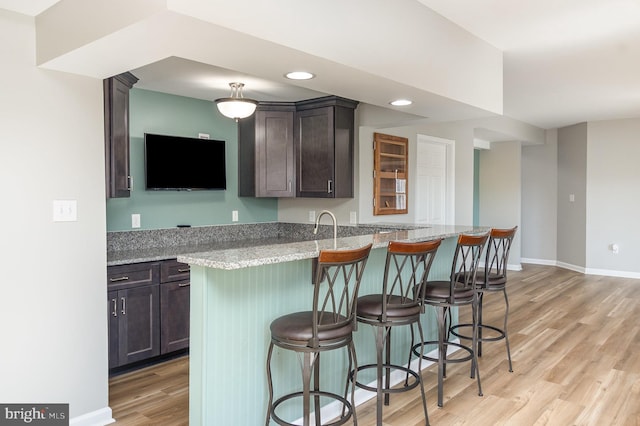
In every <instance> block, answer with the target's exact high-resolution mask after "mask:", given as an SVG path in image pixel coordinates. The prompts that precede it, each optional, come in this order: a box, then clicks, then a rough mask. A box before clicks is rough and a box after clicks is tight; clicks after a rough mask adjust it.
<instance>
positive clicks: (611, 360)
mask: <svg viewBox="0 0 640 426" xmlns="http://www.w3.org/2000/svg"><path fill="white" fill-rule="evenodd" d="M508 294H509V302H510V306H511V310H510V315H509V326H508V328H509V333H510V334H509V337H510V342H511V353H512V359H513V367H514V372H513V373H510V372H508V364H507V358H506V350H505V345H504V341H499V342H493V343H485V344H484V345H483V355H482V357H481V358H480V361H479V367H480V373H481V378H482V385H483V392H484V396H482V397H480V396H478V389H477V384H476V381H475V380H473V379H471V378H470V377H469V366H468V364H466V363H465V364H458V365H455V364H454V365H451V366H450V367H448V368H447V373H448V374H447V376H448V377H447V378H446V379H445V384H444V407H442V408H438V407H437V404H436V399H437V374H436V367H435V366H430V367H429V368H428V369H427V370H425V372H424V374H423V378H424V382H425V387H426V392H427V403H428V409H429V417H430V420H431V424H432V425H436V426H437V425H443V426H458V425H473V426H485V425H486V426H494V425H508V426H512V425H516V426H521V425H524V426H527V425H535V426H542V425H545V426H547V425H548V426H565V425H581V426H582V425H586V426H592V425H593V426H602V425H607V426H609V425H624V426H629V425H636V426H638V425H640V322H639V318H640V280H634V279H627V278H612V277H602V276H592V275H583V274H580V273H577V272H574V271H569V270H565V269H560V268H556V267H551V266H541V265H524V269H523V271H520V272H510V274H509V283H508ZM484 306H485V307H484V311H483V315H484V320H485V322H486V323H490V324H495V325H497V326H501V324H502V320H503V317H502V315H503V313H504V298H503V297H502V294H500V293H496V294H489V295H486V296H485V300H484ZM468 311H469V310H468V309H466V310H465V309H461V310H460V318H461V321H462V322H465V318H466V319H467V322H468V319H469V318H470V313H469V312H468ZM188 368H189V366H188V357H183V358H179V359H176V360H172V361H169V362H166V363H163V364H161V365H158V366H155V367H151V368H147V369H145V370H141V371H137V372H133V373H128V374H125V375H122V376H118V377H115V378H112V379H111V380H110V406H111V408H112V410H113V415H114V418H115V419H116V420H117V424H118V425H125V426H129V425H130V426H138V425H163V426H183V425H187V424H188V412H189V408H188V374H189V372H188ZM374 401H375V399H372V400H370V401H368V402H367V403H365V404H364V405H362V406H361V407H358V423H359V424H360V425H364V426H369V425H374V424H375V423H376V419H375V415H376V414H375V402H374ZM422 417H423V413H422V405H421V398H420V392H419V390H418V389H417V388H416V389H414V390H413V391H411V392H407V393H404V394H394V395H392V398H391V404H390V405H389V406H385V407H384V422H383V424H384V425H385V426H413V425H421V424H423V420H422ZM234 426H243V425H234ZM247 426H253V425H247Z"/></svg>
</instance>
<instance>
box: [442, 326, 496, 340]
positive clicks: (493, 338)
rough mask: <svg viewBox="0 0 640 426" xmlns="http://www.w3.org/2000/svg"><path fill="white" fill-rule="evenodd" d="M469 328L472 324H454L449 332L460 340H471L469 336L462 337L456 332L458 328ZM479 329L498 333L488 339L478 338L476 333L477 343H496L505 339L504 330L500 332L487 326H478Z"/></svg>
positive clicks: (462, 335)
mask: <svg viewBox="0 0 640 426" xmlns="http://www.w3.org/2000/svg"><path fill="white" fill-rule="evenodd" d="M463 327H464V328H471V327H473V324H456V325H454V326H453V327H450V328H449V332H450V333H451V334H453V335H454V336H456V337H459V338H461V339H466V340H473V338H472V337H471V336H469V335H464V334H461V333H459V332H458V331H457V330H458V329H459V328H463ZM478 328H479V329H481V328H482V329H486V330H493V331H495V332H496V333H498V335H497V336H489V337H480V336H479V335H480V333H478V342H497V341H498V340H502V339H504V338H505V332H504V330H502V329H501V328H498V327H495V326H493V325H487V324H479V325H478Z"/></svg>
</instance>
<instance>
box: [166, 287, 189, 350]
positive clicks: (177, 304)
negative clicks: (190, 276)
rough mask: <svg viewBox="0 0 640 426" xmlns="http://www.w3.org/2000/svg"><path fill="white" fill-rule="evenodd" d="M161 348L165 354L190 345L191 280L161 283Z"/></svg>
mask: <svg viewBox="0 0 640 426" xmlns="http://www.w3.org/2000/svg"><path fill="white" fill-rule="evenodd" d="M160 300H161V307H160V310H161V320H160V322H161V326H160V327H161V332H162V335H161V336H160V340H161V342H162V343H161V348H160V353H162V354H165V353H168V352H173V351H176V350H178V349H184V348H188V347H189V281H188V280H186V281H175V282H169V283H163V284H161V285H160Z"/></svg>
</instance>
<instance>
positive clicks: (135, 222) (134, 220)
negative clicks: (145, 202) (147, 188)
mask: <svg viewBox="0 0 640 426" xmlns="http://www.w3.org/2000/svg"><path fill="white" fill-rule="evenodd" d="M131 227H132V228H140V214H139V213H134V214H132V215H131Z"/></svg>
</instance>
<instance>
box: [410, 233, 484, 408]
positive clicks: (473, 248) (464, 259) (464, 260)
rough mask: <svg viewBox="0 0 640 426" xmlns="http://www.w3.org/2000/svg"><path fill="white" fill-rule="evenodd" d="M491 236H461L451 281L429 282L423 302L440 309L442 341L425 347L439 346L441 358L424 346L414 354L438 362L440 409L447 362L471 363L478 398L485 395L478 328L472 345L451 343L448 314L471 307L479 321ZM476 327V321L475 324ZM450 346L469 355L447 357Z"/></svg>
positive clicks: (425, 343) (425, 344) (475, 329)
mask: <svg viewBox="0 0 640 426" xmlns="http://www.w3.org/2000/svg"><path fill="white" fill-rule="evenodd" d="M487 238H488V233H487V234H483V235H465V234H461V235H460V236H459V237H458V244H457V245H456V250H455V254H454V256H453V262H452V265H451V275H450V278H449V280H447V281H427V283H426V285H425V289H424V298H423V300H422V303H424V304H426V305H431V306H433V307H435V308H436V318H437V321H438V340H437V341H428V342H424V343H423V344H422V345H423V346H427V345H435V344H437V345H438V358H433V357H430V356H427V355H425V354H424V351H420V352H419V351H418V349H419V348H421V345H420V344H417V345H414V346H413V352H414V353H415V354H416V355H418V356H421V357H422V358H423V359H426V360H429V361H432V362H437V363H438V407H442V400H443V385H444V377H446V365H447V363H460V362H466V361H471V378H472V379H473V378H474V377H476V378H477V381H478V395H479V396H482V386H481V384H480V371H478V357H477V352H476V342H477V341H476V338H477V327H475V326H474V327H472V328H473V339H472V345H471V346H470V347H469V346H465V345H463V344H461V343H455V342H450V341H449V339H448V337H449V333H448V330H449V327H448V324H447V322H448V321H447V318H450V316H448V313H449V311H450V309H451V308H452V307H456V306H464V305H471V307H472V309H473V318H474V319H475V318H476V315H477V311H478V295H477V292H476V290H475V278H476V271H477V269H478V262H479V260H480V254H481V253H482V248H483V247H484V245H485V243H486V242H487ZM473 324H474V325H475V324H476V321H473ZM449 346H454V347H457V348H458V349H462V350H464V351H466V355H465V356H463V357H458V358H447V349H448V348H449Z"/></svg>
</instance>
